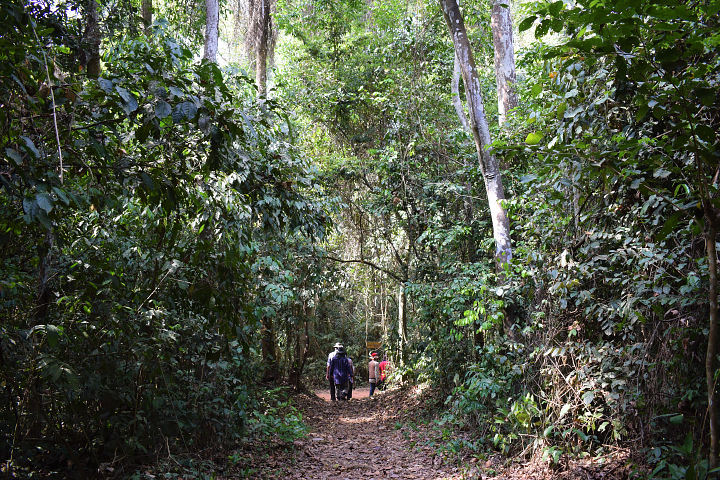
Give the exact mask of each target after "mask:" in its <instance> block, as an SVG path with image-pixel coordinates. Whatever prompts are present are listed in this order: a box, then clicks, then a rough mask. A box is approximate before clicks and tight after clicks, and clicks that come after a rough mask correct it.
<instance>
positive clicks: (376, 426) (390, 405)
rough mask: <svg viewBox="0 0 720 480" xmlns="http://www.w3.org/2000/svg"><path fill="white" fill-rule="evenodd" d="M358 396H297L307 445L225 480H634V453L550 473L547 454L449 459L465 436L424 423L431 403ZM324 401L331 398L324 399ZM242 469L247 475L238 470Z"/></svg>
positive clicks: (268, 453)
mask: <svg viewBox="0 0 720 480" xmlns="http://www.w3.org/2000/svg"><path fill="white" fill-rule="evenodd" d="M367 395H368V390H367V389H363V390H358V391H356V392H354V395H353V396H354V398H353V399H352V400H350V401H349V402H330V401H328V400H325V399H324V398H329V395H328V394H327V392H317V395H315V394H312V393H309V394H307V393H303V394H297V395H294V396H293V404H294V406H295V407H296V408H297V409H298V410H299V411H300V412H302V415H303V421H304V423H305V424H306V425H308V426H309V427H310V431H309V433H308V435H307V436H306V437H305V438H302V439H300V440H295V441H294V442H292V444H285V445H277V446H276V448H274V449H267V448H266V449H264V450H263V451H262V452H258V451H256V450H246V451H238V452H236V459H237V460H238V463H237V464H236V465H235V468H233V469H231V471H226V475H227V474H228V473H231V472H233V473H231V475H230V476H227V477H223V478H240V477H241V478H257V479H268V478H288V479H341V480H342V479H348V480H355V479H358V480H359V479H362V480H372V479H385V478H398V479H417V480H430V479H433V480H441V479H442V480H455V479H481V478H489V477H494V478H497V479H508V480H520V479H538V480H540V479H551V478H552V479H556V478H557V479H567V480H580V479H582V480H601V479H602V480H623V479H626V478H628V473H629V469H628V467H627V466H626V465H627V453H626V452H623V451H618V452H617V453H616V454H615V455H612V456H610V457H606V458H604V459H602V460H600V461H598V460H597V459H595V460H583V461H571V460H569V461H565V462H563V461H561V462H560V463H559V464H558V465H555V466H552V467H551V466H550V465H549V463H547V462H543V461H542V459H541V455H540V454H538V455H535V456H534V457H532V458H530V459H528V460H522V461H520V460H515V461H512V460H509V459H505V458H502V457H500V456H499V455H496V456H491V457H490V458H489V459H487V457H485V456H478V455H472V453H471V452H469V451H468V452H463V451H460V452H450V451H448V450H447V449H443V448H442V445H444V444H447V443H449V442H451V441H453V440H457V439H458V438H462V435H463V432H455V431H450V430H449V429H448V428H445V430H444V431H443V429H442V428H441V427H439V426H438V425H437V424H435V423H434V422H428V421H423V418H424V416H426V414H427V412H424V408H425V406H426V405H428V404H430V403H432V402H430V401H429V398H428V397H427V395H425V394H421V393H420V392H419V391H418V390H416V389H406V390H400V391H386V392H380V393H379V394H376V395H375V396H373V398H372V399H369V398H367ZM321 397H324V398H321ZM238 469H240V470H238Z"/></svg>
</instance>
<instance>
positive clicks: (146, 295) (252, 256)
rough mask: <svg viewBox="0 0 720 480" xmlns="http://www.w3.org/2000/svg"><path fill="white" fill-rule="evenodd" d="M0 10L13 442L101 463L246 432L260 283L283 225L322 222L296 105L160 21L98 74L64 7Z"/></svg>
mask: <svg viewBox="0 0 720 480" xmlns="http://www.w3.org/2000/svg"><path fill="white" fill-rule="evenodd" d="M2 12H3V17H2V21H3V23H4V24H6V25H9V26H11V27H12V28H10V29H9V30H8V33H6V34H3V36H2V42H3V45H2V49H0V51H1V52H2V54H1V55H2V56H3V57H4V58H3V59H2V66H3V67H2V68H3V72H2V74H1V78H2V91H1V92H0V94H1V96H2V97H1V100H0V103H1V104H2V118H1V119H0V121H1V122H2V123H1V126H0V128H1V130H2V138H3V152H4V156H3V164H2V175H1V176H0V178H2V181H3V189H2V193H1V194H0V195H1V196H0V198H1V199H2V202H1V207H0V208H2V220H1V221H0V222H1V223H2V234H3V235H2V247H1V252H2V253H1V255H2V264H3V278H2V280H0V281H1V282H2V284H1V285H2V287H1V288H0V295H2V326H1V327H0V339H1V344H0V345H1V348H2V350H1V352H2V356H1V357H0V358H1V359H2V363H1V366H2V386H3V387H2V404H1V405H2V406H0V416H1V417H2V422H0V423H1V424H2V427H0V428H2V444H1V447H0V451H2V456H3V458H5V459H11V460H13V461H14V462H16V463H15V465H16V466H17V467H18V468H21V469H22V468H30V467H31V466H32V465H35V466H36V467H37V466H38V465H45V466H46V467H47V468H48V469H52V468H56V467H59V466H60V465H61V463H60V462H61V461H64V460H69V461H71V463H72V464H74V465H77V466H80V467H83V466H85V465H87V466H88V468H93V469H97V466H98V465H99V464H100V463H102V462H104V461H108V460H109V459H112V458H113V457H117V456H118V455H119V456H126V457H127V456H132V455H138V454H147V455H156V454H159V452H160V451H165V452H166V453H167V454H169V453H170V452H171V451H177V450H181V451H182V450H187V449H188V448H206V447H208V446H210V445H213V444H215V443H217V442H218V441H239V440H241V439H243V438H244V437H245V436H246V435H247V434H248V432H252V431H256V430H257V429H254V430H253V429H249V425H252V424H253V422H257V421H258V419H257V418H256V417H255V416H254V414H253V412H254V411H255V409H256V408H257V405H258V401H260V400H262V396H260V397H258V396H257V395H256V392H255V390H256V389H257V387H255V382H256V381H257V380H258V370H259V369H258V367H257V363H258V362H259V361H260V357H259V349H258V347H257V338H258V335H259V334H258V331H259V329H260V325H261V323H260V322H261V320H262V319H263V318H264V317H267V316H268V315H272V312H271V307H272V306H273V305H275V309H277V308H278V305H281V304H282V302H283V301H284V300H283V299H277V298H272V297H271V298H268V297H269V296H268V295H265V294H264V292H265V291H266V290H268V289H269V288H270V285H268V284H269V283H270V282H272V280H273V274H272V271H273V270H274V269H277V267H278V266H281V265H282V262H283V261H284V259H283V258H282V256H283V255H285V254H284V252H280V253H278V252H277V251H276V250H275V249H274V244H275V243H276V242H275V240H274V238H276V237H277V236H287V237H288V238H289V237H291V236H292V237H296V238H297V239H298V240H297V241H298V242H301V241H303V239H305V240H304V241H305V242H310V241H312V240H313V239H316V238H322V236H323V235H324V231H325V225H326V222H327V220H326V212H325V206H323V205H327V203H326V202H325V201H324V200H322V201H321V200H320V194H321V192H320V187H319V185H318V184H317V183H316V182H315V180H314V175H315V174H314V173H313V169H312V167H311V165H310V163H309V162H308V160H307V159H306V158H305V157H303V156H302V155H301V154H300V152H299V151H298V150H297V149H296V148H295V147H294V146H293V145H292V144H291V143H290V142H291V141H292V137H291V134H290V129H291V126H290V124H289V123H288V121H287V116H286V114H285V113H284V112H283V111H282V110H281V109H280V108H279V107H278V106H277V105H276V104H274V103H271V102H265V103H263V104H262V105H258V104H257V103H256V101H255V95H254V89H253V88H252V83H251V82H250V80H248V79H247V78H244V77H242V76H239V75H237V74H233V73H232V72H222V71H221V70H220V69H219V68H218V67H217V66H216V65H214V64H209V63H207V62H202V63H197V62H195V61H194V60H193V55H192V53H191V52H190V51H189V50H188V49H186V48H185V47H183V46H182V44H180V43H178V42H177V41H176V40H174V39H173V38H171V37H170V36H168V35H167V34H165V32H164V30H163V29H162V28H160V27H158V28H157V29H156V30H155V34H154V36H153V38H151V39H149V40H147V41H146V40H144V39H138V38H132V37H124V38H122V39H120V40H118V41H117V42H115V43H112V44H111V45H110V46H109V47H108V48H107V49H106V51H105V53H104V57H103V61H104V65H103V72H102V76H101V77H99V78H88V77H86V76H85V75H84V74H83V68H82V64H81V63H79V61H78V56H79V54H78V52H77V51H76V50H73V48H76V45H74V44H68V43H67V40H68V39H72V38H73V35H74V32H72V31H70V30H68V28H71V27H72V23H68V24H64V23H63V20H64V19H63V18H60V17H59V16H60V14H61V13H62V11H54V10H53V9H52V8H51V7H50V6H44V5H41V4H36V5H33V6H25V7H23V6H22V5H20V4H16V3H13V2H10V1H4V2H3V3H2ZM78 70H79V71H80V73H79V74H78V73H77V72H78ZM262 277H267V278H269V280H270V281H269V282H268V281H264V282H259V281H258V279H259V278H262ZM267 433H268V432H266V434H267ZM270 433H271V434H274V433H273V432H270Z"/></svg>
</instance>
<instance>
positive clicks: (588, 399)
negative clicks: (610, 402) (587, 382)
mask: <svg viewBox="0 0 720 480" xmlns="http://www.w3.org/2000/svg"><path fill="white" fill-rule="evenodd" d="M593 400H595V392H593V391H592V390H591V391H589V392H585V394H584V395H583V396H582V401H583V403H584V404H585V405H590V404H591V403H592V401H593Z"/></svg>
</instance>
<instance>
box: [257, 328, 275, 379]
mask: <svg viewBox="0 0 720 480" xmlns="http://www.w3.org/2000/svg"><path fill="white" fill-rule="evenodd" d="M260 334H261V336H262V337H261V341H260V342H261V345H262V357H263V365H265V370H264V371H263V377H262V379H263V382H274V381H275V380H277V378H278V361H277V356H276V348H275V327H274V326H273V321H272V318H263V323H262V329H261V332H260Z"/></svg>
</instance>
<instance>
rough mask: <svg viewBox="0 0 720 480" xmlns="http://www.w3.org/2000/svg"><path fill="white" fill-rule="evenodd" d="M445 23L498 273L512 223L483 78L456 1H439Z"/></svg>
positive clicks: (507, 252)
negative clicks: (484, 197)
mask: <svg viewBox="0 0 720 480" xmlns="http://www.w3.org/2000/svg"><path fill="white" fill-rule="evenodd" d="M440 7H441V8H442V11H443V14H444V15H445V20H446V22H447V24H448V27H449V29H450V36H451V37H452V40H453V45H454V47H455V55H456V56H457V59H458V61H459V62H460V69H461V71H462V77H463V83H464V85H465V95H466V101H467V105H468V111H469V117H470V127H471V131H472V135H473V139H474V141H475V148H476V149H477V153H478V158H479V160H480V171H481V172H482V175H483V179H484V181H485V191H486V194H487V198H488V204H489V206H490V217H491V219H492V224H493V237H494V239H495V260H496V267H497V269H498V272H502V270H503V268H504V265H505V264H506V263H507V262H509V261H510V259H511V258H512V246H511V243H510V221H509V219H508V216H507V212H506V211H505V209H504V208H503V206H502V201H503V200H504V199H505V191H504V189H503V184H502V177H501V175H500V167H499V165H498V162H497V159H496V158H495V155H493V152H492V150H491V149H490V143H491V139H490V129H489V127H488V123H487V118H486V117H485V107H484V104H483V97H482V90H481V88H480V87H481V86H480V78H479V76H478V72H477V68H476V66H475V59H474V58H473V54H472V50H471V49H470V42H469V40H468V36H467V32H466V30H465V22H464V21H463V18H462V14H461V13H460V8H459V7H458V4H457V1H456V0H440Z"/></svg>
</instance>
